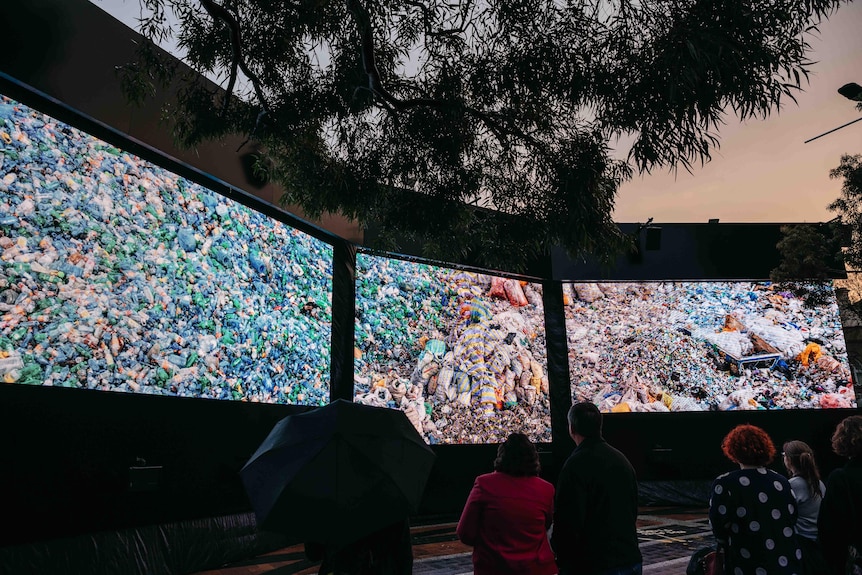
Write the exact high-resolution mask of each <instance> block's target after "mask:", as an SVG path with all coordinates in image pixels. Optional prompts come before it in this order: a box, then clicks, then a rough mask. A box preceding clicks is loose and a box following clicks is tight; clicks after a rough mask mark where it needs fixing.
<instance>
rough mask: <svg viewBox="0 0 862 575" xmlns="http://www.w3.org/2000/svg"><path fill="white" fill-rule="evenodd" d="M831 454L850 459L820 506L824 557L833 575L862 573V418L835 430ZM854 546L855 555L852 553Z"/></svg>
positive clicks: (832, 478)
mask: <svg viewBox="0 0 862 575" xmlns="http://www.w3.org/2000/svg"><path fill="white" fill-rule="evenodd" d="M832 451H834V452H835V453H836V454H838V455H840V456H841V457H846V458H848V461H847V464H846V465H845V466H844V467H842V468H840V469H836V470H835V471H833V472H832V473H831V474H830V475H829V479H827V480H826V495H825V496H824V497H823V502H822V503H821V504H820V516H819V517H818V518H817V530H818V532H819V533H818V534H819V540H820V546H821V549H822V550H823V556H824V557H825V558H826V561H827V562H828V563H829V566H830V568H831V569H832V573H833V574H834V575H844V573H855V571H852V569H853V567H852V566H850V565H848V563H849V562H853V561H854V559H853V557H852V555H854V554H860V558H859V559H856V560H855V561H856V562H857V566H856V568H857V569H859V570H860V571H862V415H852V416H850V417H848V418H847V419H845V420H843V421H842V422H841V423H839V424H838V427H836V428H835V433H834V434H833V435H832ZM851 547H853V548H854V549H855V552H853V551H850V548H851Z"/></svg>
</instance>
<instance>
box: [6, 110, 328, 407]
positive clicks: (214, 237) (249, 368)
mask: <svg viewBox="0 0 862 575" xmlns="http://www.w3.org/2000/svg"><path fill="white" fill-rule="evenodd" d="M331 278H332V248H331V246H329V245H328V244H326V243H324V242H321V241H319V240H317V239H315V238H313V237H311V236H308V235H307V234H305V233H302V232H300V231H298V230H295V229H293V228H290V227H289V226H286V225H284V224H282V223H280V222H278V221H276V220H273V219H271V218H268V217H267V216H265V215H263V214H261V213H259V212H257V211H254V210H251V209H249V208H247V207H245V206H243V205H242V204H239V203H237V202H235V201H233V200H229V199H227V198H225V197H223V196H221V195H219V194H216V193H214V192H212V191H210V190H208V189H206V188H203V187H201V186H199V185H196V184H194V183H192V182H190V181H188V180H185V179H183V178H181V177H178V176H176V175H175V174H173V173H171V172H168V171H166V170H163V169H161V168H158V167H157V166H155V165H153V164H150V163H148V162H146V161H143V160H141V159H140V158H137V157H135V156H132V155H130V154H127V153H125V152H123V151H122V150H119V149H117V148H115V147H113V146H111V145H109V144H107V143H105V142H103V141H101V140H98V139H96V138H93V137H91V136H88V135H86V134H84V133H83V132H80V131H78V130H76V129H73V128H71V127H69V126H67V125H65V124H63V123H61V122H58V121H56V120H54V119H52V118H50V117H48V116H45V115H42V114H39V113H37V112H35V111H33V110H31V109H29V108H27V107H26V106H24V105H22V104H19V103H17V102H15V101H13V100H10V99H8V98H2V100H0V379H2V380H3V381H5V382H7V383H24V384H33V385H55V386H65V387H76V388H87V389H97V390H110V391H127V392H136V393H150V394H160V395H177V396H187V397H205V398H215V399H236V400H245V401H262V402H278V403H299V404H311V405H322V404H324V403H326V402H327V401H328V399H329V385H328V381H327V379H328V374H329V358H330V346H329V340H330V331H331V327H330V324H331V301H330V300H331V289H332V288H331V285H332V280H331Z"/></svg>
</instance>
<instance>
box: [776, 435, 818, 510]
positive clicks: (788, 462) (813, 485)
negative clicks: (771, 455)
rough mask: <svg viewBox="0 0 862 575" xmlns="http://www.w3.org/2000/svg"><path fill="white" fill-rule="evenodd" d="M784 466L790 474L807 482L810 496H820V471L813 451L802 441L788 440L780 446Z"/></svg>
mask: <svg viewBox="0 0 862 575" xmlns="http://www.w3.org/2000/svg"><path fill="white" fill-rule="evenodd" d="M782 449H783V451H782V453H781V455H782V456H783V457H784V467H786V468H787V471H789V472H790V474H791V475H796V476H798V477H801V478H802V479H804V480H805V483H807V484H808V491H809V492H810V493H811V496H812V497H819V496H820V471H819V470H818V469H817V462H816V461H814V451H812V450H811V448H810V447H809V446H808V444H807V443H805V442H804V441H788V442H787V443H785V444H784V446H783V447H782Z"/></svg>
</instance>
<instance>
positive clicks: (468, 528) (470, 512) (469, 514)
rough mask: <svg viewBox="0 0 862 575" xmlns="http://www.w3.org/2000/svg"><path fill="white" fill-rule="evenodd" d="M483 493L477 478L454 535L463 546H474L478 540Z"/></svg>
mask: <svg viewBox="0 0 862 575" xmlns="http://www.w3.org/2000/svg"><path fill="white" fill-rule="evenodd" d="M484 499H485V491H484V490H483V489H482V486H481V485H480V484H479V478H476V481H475V482H474V483H473V489H471V490H470V496H469V497H467V503H465V504H464V510H463V511H462V512H461V520H460V521H458V528H457V529H456V533H457V534H458V539H460V540H461V542H462V543H464V544H465V545H475V544H476V540H477V539H478V538H479V528H480V523H481V521H482V508H483V507H484V506H485V501H484Z"/></svg>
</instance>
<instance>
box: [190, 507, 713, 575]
mask: <svg viewBox="0 0 862 575" xmlns="http://www.w3.org/2000/svg"><path fill="white" fill-rule="evenodd" d="M455 525H456V524H455V523H437V524H433V525H419V526H414V527H413V528H412V529H411V533H412V535H413V556H414V558H415V559H414V563H413V573H414V575H469V574H472V573H473V569H472V563H471V558H470V547H467V546H466V545H464V544H462V543H461V542H460V541H458V538H457V537H456V536H455ZM638 536H639V539H640V547H641V553H642V554H643V557H644V575H682V574H684V573H685V568H686V565H688V559H689V557H690V556H691V554H692V553H694V552H695V551H696V550H697V549H699V548H701V547H705V546H707V545H712V544H713V543H714V540H713V537H712V532H711V531H710V529H709V524H708V522H707V519H706V510H705V509H688V508H667V507H665V508H643V509H641V513H640V515H639V517H638ZM316 573H317V564H316V563H312V562H310V561H308V560H307V559H306V558H305V555H304V554H303V552H302V547H301V546H293V547H287V548H285V549H279V550H278V551H274V552H272V553H268V554H266V555H261V556H260V557H255V558H252V559H249V560H246V561H242V562H239V563H234V564H231V565H225V566H223V567H221V568H219V569H214V570H210V571H204V572H201V573H199V574H198V575H313V574H316Z"/></svg>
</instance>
